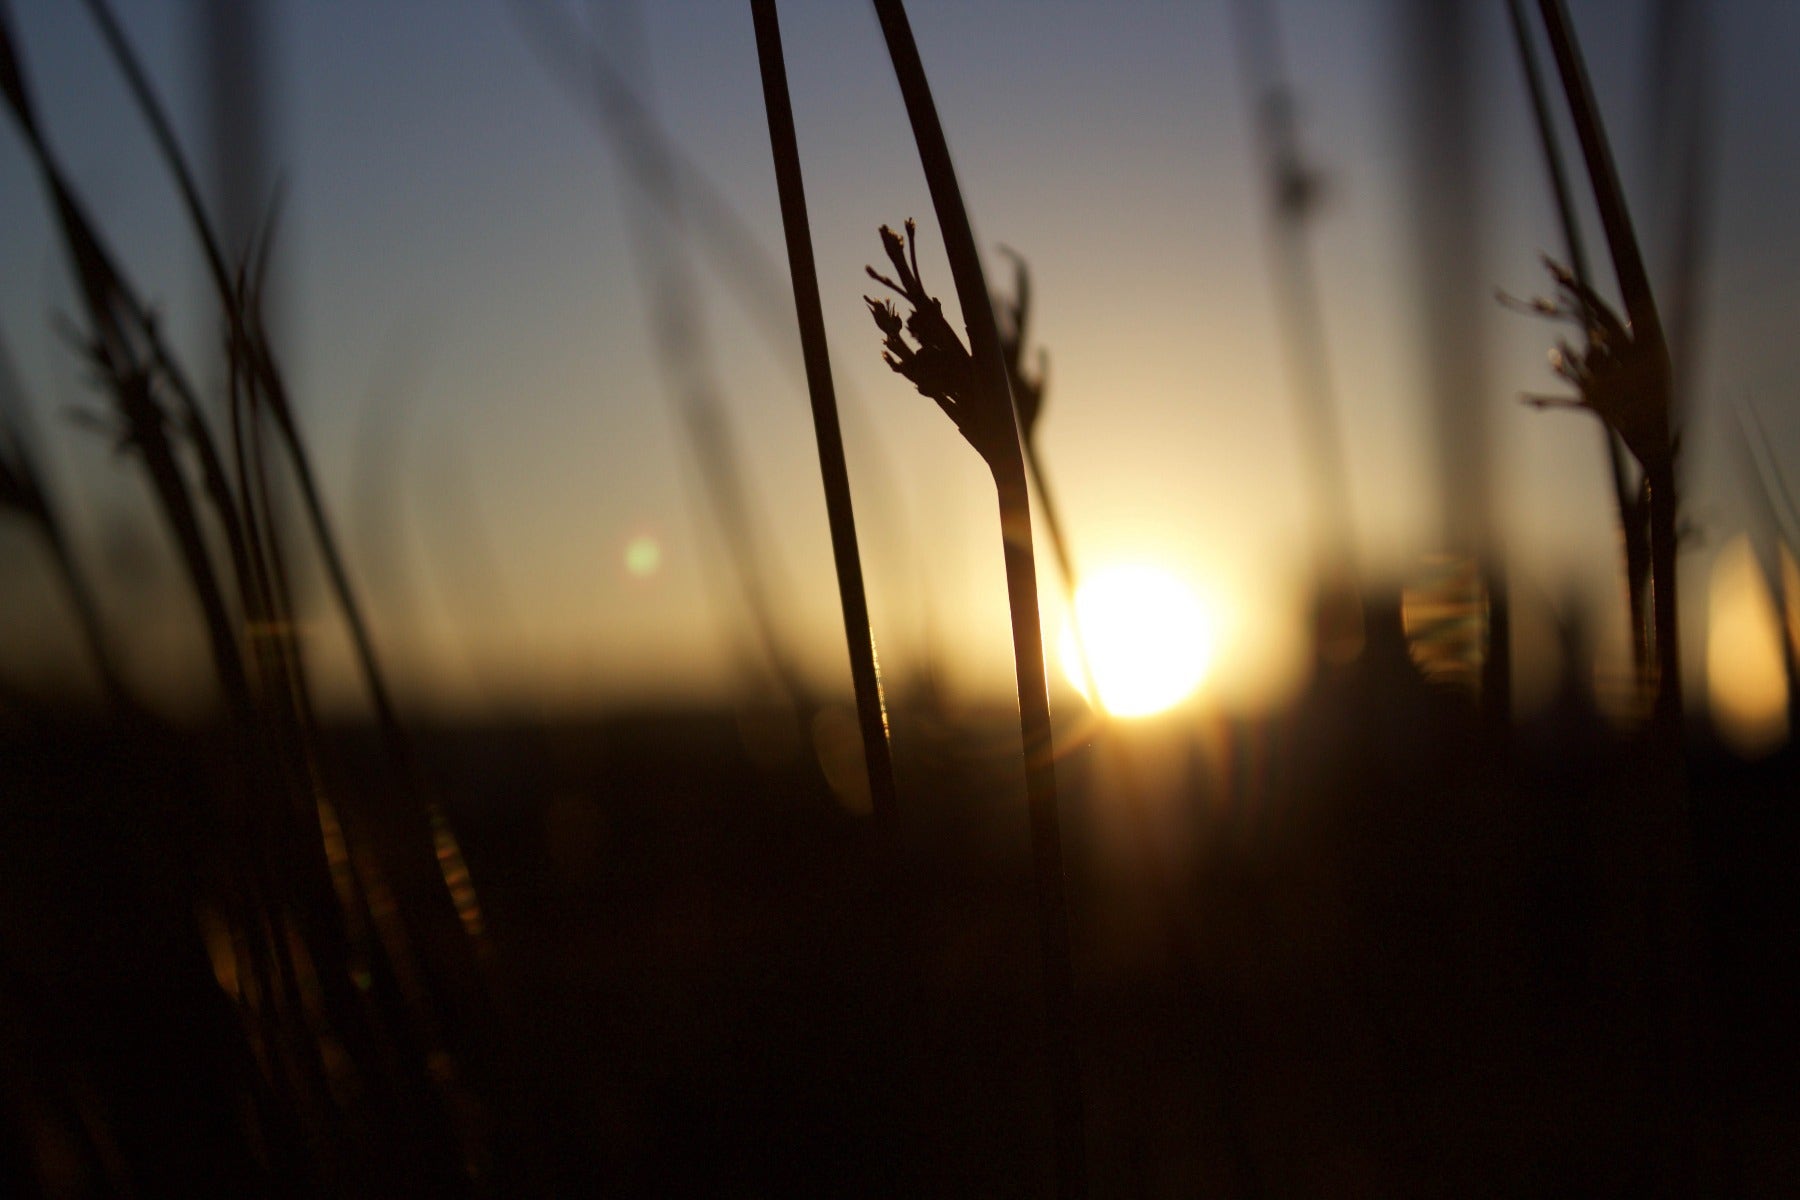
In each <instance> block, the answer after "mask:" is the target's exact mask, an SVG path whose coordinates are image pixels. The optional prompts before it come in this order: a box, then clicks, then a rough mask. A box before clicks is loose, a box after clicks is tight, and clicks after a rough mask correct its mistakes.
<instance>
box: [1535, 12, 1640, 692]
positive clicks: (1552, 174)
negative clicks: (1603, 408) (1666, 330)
mask: <svg viewBox="0 0 1800 1200" xmlns="http://www.w3.org/2000/svg"><path fill="white" fill-rule="evenodd" d="M1506 10H1507V13H1508V15H1509V16H1510V18H1511V21H1512V30H1513V39H1514V41H1515V43H1516V44H1517V46H1518V50H1519V67H1520V69H1521V71H1522V72H1523V74H1524V76H1525V90H1526V94H1527V95H1528V96H1529V97H1530V98H1531V114H1532V120H1533V122H1534V124H1535V125H1536V126H1537V134H1538V147H1539V149H1540V151H1541V152H1542V154H1543V158H1544V169H1545V172H1546V173H1547V174H1548V175H1549V179H1550V194H1551V197H1552V198H1553V199H1554V200H1555V201H1556V216H1557V221H1558V223H1559V224H1560V225H1561V226H1562V236H1563V252H1564V254H1565V255H1566V256H1567V257H1568V261H1569V270H1570V272H1571V273H1572V274H1574V276H1575V278H1576V279H1577V280H1579V281H1580V282H1581V283H1582V284H1584V285H1586V286H1588V287H1592V286H1593V272H1592V271H1591V270H1590V269H1589V267H1588V257H1587V247H1586V244H1585V242H1584V240H1583V238H1582V236H1581V222H1580V219H1579V218H1578V217H1577V216H1576V214H1575V202H1574V199H1573V196H1572V194H1571V193H1570V191H1569V176H1568V171H1567V169H1566V167H1565V166H1564V164H1563V156H1562V151H1561V149H1560V148H1559V147H1558V146H1557V141H1556V127H1555V123H1554V122H1553V121H1552V120H1551V117H1550V102H1549V97H1548V95H1547V94H1546V89H1545V87H1544V77H1543V73H1542V72H1541V71H1540V70H1539V69H1538V59H1537V54H1536V52H1535V51H1533V49H1532V47H1531V31H1530V28H1529V26H1528V24H1527V22H1526V19H1525V0H1507V5H1506ZM1600 437H1601V439H1602V440H1603V442H1604V443H1605V446H1606V462H1607V467H1608V469H1609V472H1610V476H1611V479H1612V487H1613V502H1614V505H1615V507H1616V508H1617V510H1618V514H1619V535H1620V537H1621V539H1622V540H1623V543H1624V547H1625V598H1626V606H1627V609H1628V612H1629V615H1630V618H1631V659H1632V665H1633V668H1634V670H1635V673H1636V677H1637V685H1638V687H1639V689H1640V690H1641V691H1647V690H1648V689H1649V687H1650V624H1649V620H1648V615H1649V614H1648V612H1647V611H1646V605H1645V603H1644V601H1645V594H1644V593H1645V590H1646V587H1647V584H1648V582H1649V578H1650V541H1649V525H1648V523H1647V520H1646V514H1645V512H1644V507H1643V505H1642V504H1640V503H1639V500H1638V487H1637V485H1636V484H1635V483H1634V482H1633V480H1632V478H1631V474H1632V472H1631V464H1630V461H1629V458H1628V456H1627V454H1626V451H1625V444H1624V442H1622V441H1621V440H1620V438H1619V435H1618V434H1617V433H1615V432H1613V431H1612V430H1611V429H1608V428H1607V427H1605V426H1604V425H1603V426H1601V428H1600Z"/></svg>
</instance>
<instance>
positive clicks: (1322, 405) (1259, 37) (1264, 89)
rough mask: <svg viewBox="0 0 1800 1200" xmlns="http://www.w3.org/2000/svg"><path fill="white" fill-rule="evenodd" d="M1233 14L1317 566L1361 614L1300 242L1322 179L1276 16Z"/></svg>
mask: <svg viewBox="0 0 1800 1200" xmlns="http://www.w3.org/2000/svg"><path fill="white" fill-rule="evenodd" d="M1232 14H1233V25H1234V28H1235V30H1236V33H1237V39H1238V55H1237V57H1238V61H1240V62H1241V63H1243V64H1244V71H1245V77H1244V78H1245V88H1246V92H1247V95H1248V99H1249V102H1250V105H1251V108H1252V111H1253V112H1255V113H1256V116H1257V124H1256V129H1257V136H1258V139H1259V141H1260V143H1261V148H1262V157H1263V165H1264V169H1265V171H1266V172H1267V174H1268V180H1269V187H1270V211H1271V213H1272V217H1273V225H1272V228H1273V233H1274V261H1273V263H1272V265H1271V276H1272V281H1273V283H1274V285H1275V293H1276V302H1277V305H1278V308H1279V311H1280V314H1281V321H1282V324H1283V326H1284V327H1285V328H1286V331H1287V345H1288V354H1287V357H1288V364H1289V371H1290V373H1291V375H1292V379H1293V385H1294V401H1295V404H1296V406H1297V407H1298V409H1299V418H1300V430H1301V438H1302V452H1303V453H1304V455H1305V460H1306V466H1307V470H1306V474H1307V477H1308V479H1310V480H1311V481H1312V485H1313V514H1314V534H1313V536H1314V538H1315V546H1316V554H1317V561H1318V569H1319V571H1320V575H1321V578H1322V580H1323V582H1324V583H1325V585H1326V586H1327V587H1332V588H1343V589H1344V591H1345V594H1344V595H1341V596H1337V597H1335V598H1332V599H1335V601H1336V602H1338V603H1344V604H1349V605H1351V606H1353V610H1354V611H1360V607H1361V595H1360V585H1359V584H1358V582H1357V570H1356V565H1355V564H1356V554H1355V525H1354V522H1353V521H1352V519H1351V515H1350V512H1351V510H1350V482H1349V472H1348V470H1347V468H1346V465H1345V462H1346V460H1345V455H1344V444H1343V435H1342V433H1341V431H1340V429H1339V423H1338V404H1337V398H1336V395H1335V393H1334V389H1333V387H1332V382H1331V362H1330V354H1329V350H1328V343H1327V339H1326V336H1325V313H1324V304H1323V301H1322V300H1321V298H1320V294H1319V283H1318V276H1317V273H1316V271H1315V269H1314V265H1313V260H1312V255H1311V253H1310V252H1309V248H1308V245H1307V241H1306V227H1307V223H1308V221H1309V219H1310V217H1311V215H1312V213H1313V211H1314V209H1315V207H1316V205H1317V202H1318V197H1319V189H1320V181H1319V178H1318V176H1317V175H1316V173H1315V172H1314V171H1313V170H1312V168H1311V167H1310V166H1308V165H1307V163H1306V161H1305V158H1304V156H1303V155H1302V153H1301V151H1300V144H1299V135H1298V130H1297V128H1296V125H1295V117H1294V97H1293V92H1292V89H1291V88H1290V86H1289V85H1288V82H1287V78H1286V72H1285V68H1284V65H1283V62H1282V56H1281V40H1280V34H1279V30H1278V29H1277V27H1276V24H1275V19H1274V14H1273V13H1271V12H1270V11H1269V10H1268V7H1267V4H1266V0H1238V2H1237V3H1236V4H1235V5H1234V6H1233V8H1232ZM1352 623H1353V624H1354V625H1355V626H1357V627H1360V625H1361V619H1360V616H1356V617H1353V618H1352ZM1357 638H1358V640H1359V639H1360V635H1357Z"/></svg>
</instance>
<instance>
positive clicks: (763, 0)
mask: <svg viewBox="0 0 1800 1200" xmlns="http://www.w3.org/2000/svg"><path fill="white" fill-rule="evenodd" d="M750 15H751V17H752V19H753V20H754V21H755V24H756V50H757V58H758V61H759V63H760V66H761V69H762V81H763V104H764V107H765V108H766V109H767V110H768V116H769V143H770V146H771V148H772V150H773V153H774V157H775V183H776V188H777V191H778V192H779V193H780V197H781V224H782V229H783V231H784V232H785V233H786V235H787V249H788V271H789V274H790V275H792V277H793V284H794V311H795V313H796V314H797V316H798V318H799V322H800V343H801V349H802V352H803V354H804V356H805V360H806V383H807V390H808V393H809V394H810V396H811V399H812V414H813V432H814V434H815V436H816V439H817V441H818V447H819V471H820V474H821V476H822V477H823V479H824V485H825V510H826V515H827V518H828V520H829V522H830V526H831V553H832V558H833V560H834V561H835V563H836V566H837V578H838V599H839V602H840V604H841V606H842V608H843V612H844V637H845V640H846V642H847V643H848V645H849V650H850V676H851V680H852V683H853V685H854V687H855V690H856V711H857V719H858V723H859V725H860V726H861V729H862V742H863V761H864V765H865V767H866V769H867V770H868V773H869V794H870V797H871V800H872V804H873V807H874V812H875V819H876V820H877V821H878V822H881V823H882V824H884V825H886V826H888V827H889V828H891V827H892V826H893V823H894V821H895V819H896V817H897V815H898V814H897V809H898V791H897V788H896V786H895V783H894V758H893V749H892V747H891V746H890V744H889V742H888V723H887V705H886V702H885V701H884V699H883V697H882V691H881V674H880V670H879V667H878V664H877V662H876V655H875V631H874V627H873V626H872V625H871V624H870V621H869V602H868V596H867V594H866V593H865V592H864V589H863V575H862V558H861V553H860V551H859V550H858V548H857V541H856V514H855V510H854V507H853V506H852V503H851V495H850V471H849V466H848V464H847V463H846V461H845V458H844V439H843V431H842V430H841V429H840V428H839V425H838V410H837V396H836V393H835V392H834V390H833V388H832V381H831V355H830V350H829V348H828V347H827V346H826V344H825V311H824V307H823V305H822V303H821V301H820V299H819V275H818V268H817V266H816V265H815V264H814V262H813V249H812V230H811V227H810V225H809V223H808V221H807V215H806V187H805V180H804V178H803V177H802V175H801V172H800V146H799V140H798V137H797V135H796V134H795V131H794V110H793V104H792V101H791V99H790V97H789V95H788V85H787V67H786V65H785V63H784V62H783V58H782V50H781V24H780V19H779V17H778V16H777V14H776V11H775V0H751V5H750Z"/></svg>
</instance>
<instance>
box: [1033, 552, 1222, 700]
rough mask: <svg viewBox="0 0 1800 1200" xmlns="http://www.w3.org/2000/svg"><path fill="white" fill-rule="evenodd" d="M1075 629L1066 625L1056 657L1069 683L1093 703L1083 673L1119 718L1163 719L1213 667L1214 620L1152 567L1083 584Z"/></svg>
mask: <svg viewBox="0 0 1800 1200" xmlns="http://www.w3.org/2000/svg"><path fill="white" fill-rule="evenodd" d="M1075 611H1076V613H1077V614H1078V615H1079V618H1080V621H1081V632H1082V634H1083V639H1082V641H1081V642H1078V641H1077V640H1076V637H1075V624H1074V622H1073V621H1065V622H1064V624H1063V630H1062V637H1061V638H1060V639H1059V641H1058V643H1057V653H1058V654H1059V655H1060V656H1061V658H1062V665H1063V673H1064V674H1065V675H1067V676H1068V679H1069V682H1070V683H1072V684H1074V685H1075V687H1076V689H1077V690H1079V691H1080V692H1081V694H1082V695H1083V696H1084V697H1086V698H1087V699H1088V700H1089V702H1092V700H1093V692H1092V690H1091V689H1090V688H1089V686H1088V683H1087V678H1086V674H1087V673H1086V672H1085V671H1084V670H1083V669H1082V650H1083V642H1085V648H1086V651H1087V655H1086V657H1087V660H1088V665H1089V666H1091V667H1092V669H1093V673H1094V675H1095V677H1096V678H1097V679H1098V681H1099V684H1100V705H1101V707H1102V708H1104V709H1105V710H1106V711H1107V712H1109V713H1111V714H1112V715H1113V716H1116V717H1144V716H1149V715H1150V714H1152V713H1159V712H1162V711H1163V710H1164V709H1166V708H1170V707H1172V706H1174V705H1175V704H1178V703H1179V702H1181V701H1182V700H1184V699H1186V698H1187V697H1188V696H1190V695H1192V694H1193V693H1194V690H1195V689H1196V688H1198V687H1199V686H1200V681H1201V680H1202V679H1204V678H1205V677H1206V671H1207V668H1208V667H1210V666H1211V665H1212V659H1213V651H1214V650H1215V648H1216V647H1217V644H1218V618H1217V615H1216V614H1215V613H1213V612H1212V611H1211V610H1210V609H1208V608H1207V606H1206V605H1204V604H1203V603H1201V600H1200V598H1199V597H1198V596H1197V595H1195V594H1194V592H1193V591H1192V590H1190V589H1189V588H1188V587H1187V585H1185V584H1183V583H1182V582H1181V581H1180V580H1179V579H1177V578H1175V576H1173V575H1171V574H1169V573H1168V572H1167V571H1164V570H1161V569H1159V568H1157V567H1150V566H1118V567H1109V568H1107V569H1105V570H1103V571H1099V572H1096V573H1095V574H1094V575H1092V576H1090V577H1089V578H1087V579H1085V580H1083V581H1082V583H1081V586H1080V587H1079V588H1077V589H1076V593H1075Z"/></svg>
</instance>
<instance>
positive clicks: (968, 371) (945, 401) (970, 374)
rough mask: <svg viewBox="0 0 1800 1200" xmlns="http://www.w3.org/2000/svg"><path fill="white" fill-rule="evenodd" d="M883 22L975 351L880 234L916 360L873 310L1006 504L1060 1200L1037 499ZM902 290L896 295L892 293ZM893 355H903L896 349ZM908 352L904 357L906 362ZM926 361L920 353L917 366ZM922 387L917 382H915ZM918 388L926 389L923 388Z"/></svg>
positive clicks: (1067, 1037) (1064, 1071)
mask: <svg viewBox="0 0 1800 1200" xmlns="http://www.w3.org/2000/svg"><path fill="white" fill-rule="evenodd" d="M875 15H876V19H877V20H878V21H879V22H880V24H881V31H882V36H883V38H884V40H885V41H886V43H887V49H888V57H889V58H890V59H891V60H892V62H893V65H894V77H895V80H896V81H897V82H898V83H899V85H900V95H901V98H902V100H903V101H904V103H905V105H906V112H907V117H908V119H909V120H910V122H911V124H912V129H913V140H914V142H915V143H916V144H917V146H918V150H919V160H920V165H921V166H922V167H923V169H924V173H925V182H926V185H927V186H928V188H929V189H930V191H931V201H932V207H933V208H934V209H935V210H936V212H937V218H938V222H939V224H940V225H941V226H942V228H943V231H944V244H945V249H946V250H947V252H948V255H949V259H950V271H951V274H952V276H953V277H954V279H955V283H956V294H957V303H958V306H959V307H960V308H961V309H962V315H963V320H964V321H965V322H967V324H968V333H969V348H968V349H967V350H966V351H965V350H964V349H963V348H962V343H961V341H960V339H958V338H957V336H956V333H955V331H954V330H952V329H950V327H949V325H948V323H947V322H946V321H945V319H944V316H943V310H942V307H941V306H940V305H939V304H938V303H937V301H936V300H935V299H933V298H932V297H931V296H930V295H929V293H927V292H926V291H925V288H924V285H923V283H922V281H920V279H919V273H918V265H917V260H916V257H914V258H913V259H911V260H910V261H909V260H908V258H907V256H906V254H904V253H903V251H904V250H905V246H904V244H903V242H902V239H901V238H900V237H899V235H897V234H895V233H894V232H893V231H892V230H890V229H887V228H885V227H884V228H883V230H882V246H883V249H884V250H885V252H886V254H887V257H888V261H889V262H890V263H891V264H893V266H894V269H895V272H896V274H897V275H899V276H900V278H899V279H898V280H887V279H885V278H883V277H881V276H880V275H879V273H877V272H873V271H871V274H872V275H875V276H876V277H877V278H880V279H882V281H883V282H884V283H887V284H888V286H890V287H896V290H898V291H899V292H900V294H901V295H903V296H905V297H906V299H907V300H908V302H909V303H911V304H913V313H912V314H910V316H909V318H908V321H907V323H906V324H907V328H908V331H909V332H911V333H912V334H913V336H914V338H915V339H916V340H918V342H919V349H918V351H914V350H913V349H912V348H911V347H909V346H907V345H906V343H905V342H904V340H903V339H901V338H900V336H899V333H900V328H901V325H902V322H901V319H900V317H899V315H898V313H896V312H895V311H894V309H893V307H892V306H891V304H890V305H880V304H877V303H875V302H874V301H873V300H870V301H869V306H870V312H871V314H872V315H873V316H874V317H875V320H876V323H877V326H878V327H879V328H880V330H881V332H882V334H883V337H884V339H885V340H886V342H887V343H888V354H889V355H891V356H892V361H893V363H894V364H895V369H896V370H899V369H900V366H901V365H908V366H910V367H911V369H912V373H910V374H908V376H907V377H908V378H910V379H913V383H914V386H916V387H919V389H920V390H921V391H922V392H924V393H925V394H926V395H928V396H931V397H932V399H933V400H934V401H936V402H937V404H938V406H939V407H940V408H942V409H943V410H944V411H945V413H946V414H947V415H949V416H950V418H951V420H953V421H954V422H955V423H956V425H957V428H958V429H959V430H961V432H962V434H963V436H964V438H965V439H967V440H968V442H969V444H970V445H972V446H974V447H975V449H976V452H977V453H979V454H980V455H981V456H982V459H983V461H985V462H986V463H987V465H988V470H989V471H990V473H991V474H992V475H993V477H994V486H995V490H996V492H997V496H998V499H999V504H1000V533H1001V544H1002V548H1003V554H1004V556H1005V563H1006V590H1007V601H1008V606H1009V608H1010V610H1011V613H1012V632H1013V667H1014V671H1015V674H1016V676H1017V680H1018V695H1019V727H1020V734H1021V737H1022V740H1023V743H1024V752H1025V790H1026V797H1027V802H1028V807H1029V810H1030V817H1031V842H1032V866H1033V874H1034V877H1035V879H1036V884H1037V918H1038V931H1039V941H1040V954H1041V958H1042V969H1043V972H1044V1000H1045V1008H1046V1011H1047V1017H1048V1022H1049V1031H1050V1044H1049V1050H1050V1060H1051V1061H1050V1076H1051V1101H1052V1107H1053V1110H1054V1133H1055V1152H1056V1179H1057V1189H1058V1191H1059V1193H1060V1194H1061V1195H1063V1196H1065V1197H1072V1196H1079V1195H1084V1194H1085V1193H1086V1190H1087V1166H1086V1160H1087V1149H1086V1134H1085V1131H1084V1130H1085V1123H1086V1122H1085V1118H1084V1116H1083V1102H1082V1086H1081V1063H1080V1055H1079V1052H1078V1049H1077V1031H1076V1021H1075V984H1074V967H1073V964H1072V961H1071V958H1070V950H1069V917H1068V906H1067V901H1066V899H1065V897H1064V890H1065V884H1064V879H1063V850H1062V830H1061V823H1060V818H1059V816H1058V814H1057V807H1056V771H1055V767H1054V765H1053V763H1052V759H1051V753H1052V745H1051V725H1050V696H1049V685H1048V680H1047V678H1046V673H1045V669H1044V638H1043V629H1042V618H1041V615H1040V614H1039V611H1038V596H1037V559H1036V555H1035V554H1034V553H1033V551H1032V534H1031V495H1030V488H1029V485H1028V483H1027V478H1028V476H1027V471H1026V467H1025V455H1024V451H1023V450H1022V448H1021V445H1020V438H1019V427H1018V417H1017V414H1016V413H1015V411H1014V409H1013V402H1012V397H1011V391H1010V385H1009V384H1008V382H1007V377H1006V363H1005V360H1004V358H1003V357H1002V354H1001V350H1000V334H999V329H998V327H997V325H996V322H995V320H994V310H993V307H992V301H991V297H990V293H989V291H988V287H987V281H986V279H985V278H984V276H983V273H982V267H981V256H980V254H979V253H978V252H977V250H976V248H975V246H976V243H975V234H974V230H973V229H972V228H971V227H970V223H969V214H968V210H967V209H966V208H965V207H964V205H963V200H962V189H961V187H960V186H959V185H958V184H957V180H956V168H955V166H954V165H953V164H952V163H951V161H950V147H949V143H948V142H947V141H946V140H945V137H944V129H943V126H942V124H941V123H940V122H939V120H938V115H937V105H936V104H935V103H934V102H933V100H932V98H931V85H930V83H929V82H928V81H927V80H926V78H925V67H924V64H923V63H922V62H921V61H920V60H919V48H918V45H917V43H916V42H915V41H914V39H913V33H912V26H911V24H910V23H909V22H908V20H907V17H906V8H905V5H903V4H901V3H900V2H899V0H875ZM896 285H897V286H896ZM896 344H897V346H898V348H896ZM903 351H904V353H903ZM919 352H924V355H925V357H924V359H923V361H920V359H919ZM915 376H916V378H915ZM921 381H922V382H921Z"/></svg>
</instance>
